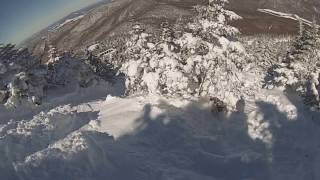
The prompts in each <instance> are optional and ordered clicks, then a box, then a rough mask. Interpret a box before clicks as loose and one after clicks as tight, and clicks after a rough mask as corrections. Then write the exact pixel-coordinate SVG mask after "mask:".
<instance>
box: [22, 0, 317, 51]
mask: <svg viewBox="0 0 320 180" xmlns="http://www.w3.org/2000/svg"><path fill="white" fill-rule="evenodd" d="M204 2H206V1H205V0H115V1H111V2H109V3H106V2H103V3H101V4H98V5H94V7H90V8H89V9H90V11H87V12H86V14H85V15H84V17H82V18H81V19H79V20H77V21H71V22H70V23H67V24H65V25H64V26H63V27H61V28H59V30H57V31H54V32H49V31H45V32H42V33H40V35H39V34H38V35H37V36H33V37H32V38H31V39H29V40H28V41H27V42H26V43H25V45H26V46H27V47H29V49H31V51H32V52H34V53H35V54H36V55H41V54H42V55H43V53H44V52H45V51H46V47H47V46H48V44H51V45H53V46H55V47H57V49H61V50H65V51H79V50H81V49H83V48H84V47H86V46H88V45H91V44H93V43H95V42H97V41H105V40H107V39H108V38H110V37H112V36H117V35H118V36H121V34H125V33H127V32H128V30H129V29H130V28H131V25H132V22H133V21H138V22H142V23H143V24H145V25H146V26H147V27H148V29H150V31H156V30H157V29H158V26H159V24H160V23H161V21H164V20H168V21H170V22H175V21H176V20H177V18H179V17H192V15H193V13H194V11H193V7H194V6H195V5H197V4H199V3H204ZM294 2H296V3H293V0H241V1H239V0H230V4H229V6H228V8H229V9H231V10H233V11H235V12H236V13H238V14H239V15H241V16H243V17H244V19H243V20H241V21H238V22H233V25H234V26H236V27H238V28H239V29H240V30H241V32H242V33H243V34H247V35H253V34H261V33H262V34H293V33H296V32H297V22H296V21H295V20H289V19H286V18H281V17H274V16H272V15H270V14H265V13H262V12H258V11H257V9H258V8H270V9H275V10H279V11H283V12H290V13H296V14H302V15H304V16H303V17H305V18H307V19H309V20H310V18H311V17H312V14H315V15H317V14H318V8H320V3H319V2H316V1H315V0H309V1H307V2H306V3H302V0H298V1H294ZM286 7H287V8H286ZM311 7H312V8H311ZM310 8H311V9H310ZM302 11H304V12H305V13H303V12H302ZM77 15H79V14H77ZM71 16H72V15H71ZM71 16H68V17H67V18H64V19H63V20H61V21H59V22H60V23H61V22H64V21H65V20H66V19H68V18H70V17H71ZM314 17H317V16H314Z"/></svg>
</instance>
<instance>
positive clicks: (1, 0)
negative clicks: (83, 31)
mask: <svg viewBox="0 0 320 180" xmlns="http://www.w3.org/2000/svg"><path fill="white" fill-rule="evenodd" d="M98 1H100V0H0V42H1V43H14V44H18V43H20V42H21V41H23V40H25V39H27V38H28V37H30V36H31V35H33V34H34V33H36V32H38V31H40V30H42V29H43V28H45V27H47V26H49V25H51V24H52V23H54V22H56V21H57V20H59V19H61V18H63V17H65V16H67V15H68V14H70V13H71V12H73V11H76V10H79V9H81V8H84V7H86V6H89V5H90V4H93V3H96V2H98Z"/></svg>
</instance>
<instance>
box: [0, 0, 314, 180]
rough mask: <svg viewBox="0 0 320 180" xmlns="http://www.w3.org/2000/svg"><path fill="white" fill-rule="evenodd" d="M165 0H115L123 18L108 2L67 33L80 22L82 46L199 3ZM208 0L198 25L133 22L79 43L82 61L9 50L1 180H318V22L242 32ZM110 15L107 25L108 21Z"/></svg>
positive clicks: (2, 55)
mask: <svg viewBox="0 0 320 180" xmlns="http://www.w3.org/2000/svg"><path fill="white" fill-rule="evenodd" d="M160 2H161V3H159V2H157V3H156V4H157V6H155V7H154V8H155V9H157V8H158V9H157V10H161V11H156V10H155V9H153V5H154V3H155V1H154V0H136V1H134V0H133V1H128V0H119V1H114V2H113V4H112V5H113V7H117V8H119V7H122V8H120V10H121V11H117V12H115V11H114V10H115V9H112V8H111V9H108V8H107V9H108V11H107V12H105V8H106V7H109V8H110V6H108V5H106V6H101V7H98V9H99V10H97V9H95V10H93V11H92V12H97V11H98V12H99V13H98V15H97V14H95V15H93V14H90V13H89V15H85V16H84V17H82V18H81V19H79V20H78V21H75V22H71V23H70V24H68V25H65V26H62V27H61V29H60V30H58V31H57V32H64V31H65V30H66V29H64V28H67V29H68V28H71V29H68V30H67V31H69V30H70V31H69V33H67V32H64V33H66V35H68V36H70V37H69V38H71V39H72V38H76V37H77V36H74V35H75V34H72V33H74V32H79V33H80V34H81V32H82V30H85V29H88V28H89V29H95V28H97V27H99V28H100V27H104V28H106V27H113V26H112V25H115V24H117V23H116V22H118V21H117V20H119V19H117V18H118V17H121V18H120V20H121V21H122V20H124V19H126V15H129V16H130V12H135V13H137V14H135V13H134V14H131V15H134V16H135V17H146V16H148V17H149V16H152V15H154V14H153V13H155V12H156V13H159V14H161V12H165V10H172V9H174V8H177V7H179V8H180V10H181V11H179V12H171V13H173V14H174V13H178V14H179V13H186V14H188V12H190V11H185V6H187V7H189V5H190V4H193V1H192V0H190V1H187V2H188V3H190V4H188V3H185V4H184V3H183V2H182V0H179V1H172V0H162V1H160ZM206 2H207V3H206V4H200V5H198V6H196V7H195V8H194V13H195V17H193V18H192V19H189V20H188V21H185V19H183V18H179V20H177V21H176V22H175V21H168V20H167V19H165V18H163V19H161V18H159V17H158V15H159V14H157V16H152V18H146V19H144V18H142V19H140V20H138V21H136V22H130V24H132V26H131V27H130V31H127V29H122V30H123V31H127V32H125V33H124V35H123V36H122V37H121V39H120V40H119V39H118V41H115V42H114V41H103V38H104V37H103V36H101V34H100V33H102V31H100V30H101V29H100V30H97V31H95V32H96V33H94V34H92V36H95V37H99V38H101V41H94V42H91V43H88V44H86V45H85V47H83V48H84V49H81V48H80V49H79V51H82V53H83V55H82V56H81V57H79V55H75V54H73V53H72V52H68V50H70V49H68V47H72V48H78V46H75V47H73V46H72V45H73V44H72V43H71V44H68V45H66V46H65V49H62V50H61V49H59V47H56V45H57V44H55V42H54V41H51V42H49V41H47V42H46V43H47V44H46V45H45V47H44V50H46V54H45V55H44V56H45V57H46V61H43V60H42V59H39V58H36V57H35V56H33V55H32V54H31V53H30V52H29V51H28V50H27V49H16V48H15V47H14V46H13V45H10V44H9V45H0V90H1V91H0V93H1V94H0V95H1V96H0V98H1V99H0V174H1V177H2V178H4V179H9V180H56V179H67V180H78V179H80V180H104V179H111V180H127V179H133V180H158V179H159V180H180V179H187V180H188V179H190V180H194V179H204V180H235V179H236V180H238V179H239V180H284V179H292V180H301V179H307V180H318V179H320V173H319V169H320V148H319V147H320V142H319V135H320V119H319V115H320V111H319V109H320V108H319V107H320V83H319V82H320V63H319V61H320V50H319V47H320V34H319V29H318V27H317V26H316V25H315V24H313V25H312V27H311V28H309V27H308V28H305V26H304V24H303V23H301V24H300V34H299V35H297V36H295V37H293V36H290V35H288V36H281V37H279V36H275V37H271V36H268V35H265V36H259V37H256V36H241V35H240V33H241V29H240V31H239V29H237V28H236V27H234V26H232V24H230V21H231V20H235V19H237V20H240V19H243V18H241V17H240V16H239V15H238V14H236V13H235V12H233V11H230V10H228V9H226V7H227V6H226V5H227V0H207V1H206ZM124 4H125V5H126V6H125V7H123V5H124ZM146 7H148V8H149V11H148V12H147V13H146V14H144V13H142V12H141V11H142V10H143V9H144V8H146ZM160 7H161V8H160ZM187 9H188V8H187ZM118 10H119V9H118ZM109 13H110V14H113V13H116V15H115V16H113V17H114V19H111V21H112V23H111V24H109V25H110V26H109V25H108V26H107V25H106V24H108V23H109V20H105V19H100V18H101V17H103V16H104V15H106V14H109ZM117 13H119V14H117ZM139 13H142V14H143V16H139ZM168 14H170V13H168ZM262 14H263V13H262ZM96 15H97V16H96ZM113 15H114V14H113ZM140 15H141V14H140ZM171 15H172V14H170V16H171ZM189 15H190V14H189ZM100 16H101V17H100ZM170 16H169V17H170ZM98 17H100V18H98ZM107 17H108V16H107ZM86 19H87V20H88V19H90V23H89V24H86V23H84V22H85V21H86ZM154 19H157V20H158V21H160V22H159V23H157V24H153V25H152V26H150V24H149V23H150V22H153V23H154V22H155V21H150V20H154ZM284 19H285V18H284ZM158 21H157V22H158ZM97 22H98V24H97ZM124 22H125V21H124ZM285 22H287V21H285ZM69 25H70V26H69ZM78 25H79V26H78ZM105 25H106V26H105ZM71 26H74V28H72V27H71ZM117 27H118V26H117ZM154 27H158V28H157V29H158V30H157V32H156V33H152V30H153V28H154ZM102 29H103V28H102ZM113 30H114V31H115V29H113ZM86 33H90V31H88V32H86ZM78 35H79V34H78ZM82 35H83V34H82ZM82 35H81V36H82ZM86 35H87V34H84V36H86ZM92 36H90V38H91V37H92ZM61 38H62V39H63V36H61ZM99 38H98V39H99ZM58 39H59V38H58ZM72 40H73V39H72ZM77 40H78V39H74V41H77ZM56 41H59V40H56ZM60 48H61V47H60Z"/></svg>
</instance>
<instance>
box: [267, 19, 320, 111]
mask: <svg viewBox="0 0 320 180" xmlns="http://www.w3.org/2000/svg"><path fill="white" fill-rule="evenodd" d="M301 27H303V26H301ZM300 32H301V33H300V35H299V36H298V37H297V38H296V40H295V41H294V42H293V44H292V47H291V48H290V49H289V51H288V53H287V56H286V57H285V58H284V60H283V62H282V63H280V64H277V65H275V66H274V67H272V68H271V70H270V74H269V76H271V77H272V78H271V80H270V81H269V82H267V84H268V85H269V86H271V87H272V86H274V85H276V86H280V87H282V88H291V89H293V90H295V91H297V92H298V93H299V94H300V95H301V96H303V97H304V98H305V100H306V103H307V104H310V105H319V92H320V85H319V79H320V77H319V73H320V49H319V48H320V38H319V32H318V28H317V26H316V25H314V26H313V27H312V28H311V29H310V28H309V29H307V28H303V29H302V30H300Z"/></svg>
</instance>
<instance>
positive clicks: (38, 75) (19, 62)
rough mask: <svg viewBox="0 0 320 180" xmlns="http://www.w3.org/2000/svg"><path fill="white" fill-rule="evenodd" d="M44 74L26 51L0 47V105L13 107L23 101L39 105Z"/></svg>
mask: <svg viewBox="0 0 320 180" xmlns="http://www.w3.org/2000/svg"><path fill="white" fill-rule="evenodd" d="M45 76H46V72H45V68H44V66H42V65H41V64H40V61H39V60H38V59H36V58H34V57H33V56H32V55H31V54H30V53H29V52H28V50H27V49H16V48H15V46H14V45H11V44H8V45H3V46H1V47H0V91H1V92H0V103H1V104H5V105H6V106H7V107H15V106H17V105H19V104H20V103H22V102H24V101H29V102H31V103H34V104H40V103H41V99H42V97H43V96H44V94H43V90H44V87H45V85H46V78H45Z"/></svg>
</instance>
